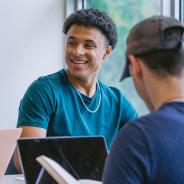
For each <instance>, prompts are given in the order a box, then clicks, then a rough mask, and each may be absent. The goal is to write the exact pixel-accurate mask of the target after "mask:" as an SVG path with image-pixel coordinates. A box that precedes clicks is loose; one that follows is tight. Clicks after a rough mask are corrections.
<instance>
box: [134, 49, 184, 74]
mask: <svg viewBox="0 0 184 184" xmlns="http://www.w3.org/2000/svg"><path fill="white" fill-rule="evenodd" d="M136 57H138V58H140V59H141V61H142V62H143V63H144V64H145V65H146V66H147V67H148V68H149V69H150V70H151V71H153V72H154V73H156V74H158V75H159V76H165V75H167V74H169V75H172V76H180V75H181V74H182V71H183V69H184V50H183V48H182V47H181V48H178V49H172V50H159V51H154V52H148V53H144V54H140V55H137V56H136Z"/></svg>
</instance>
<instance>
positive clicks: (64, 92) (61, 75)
mask: <svg viewBox="0 0 184 184" xmlns="http://www.w3.org/2000/svg"><path fill="white" fill-rule="evenodd" d="M98 83H99V88H97V90H96V93H95V95H94V96H93V97H92V98H89V97H88V96H85V95H83V94H81V97H82V100H83V101H84V103H85V104H86V106H87V107H88V108H89V109H90V110H95V109H96V107H97V106H98V105H99V108H98V110H97V111H96V112H95V113H91V112H89V111H87V109H86V107H85V106H84V104H83V102H82V100H81V98H80V96H79V94H78V92H77V90H76V89H75V88H74V86H73V85H72V84H71V83H70V82H69V80H68V78H67V75H66V72H65V70H64V69H63V70H61V71H59V72H57V73H54V74H51V75H48V76H44V77H40V78H39V79H37V80H36V81H34V82H33V83H32V84H31V85H30V87H29V88H28V90H27V91H26V93H25V95H24V97H23V99H22V100H21V103H20V107H19V116H18V123H17V127H20V126H34V127H40V128H45V129H47V136H81V135H82V136H85V135H87V136H94V135H100V136H104V138H105V140H106V143H107V147H108V148H110V146H111V143H112V141H113V140H114V138H115V136H116V135H117V132H118V130H119V129H120V128H121V127H122V126H123V125H124V124H125V123H127V122H128V121H130V120H134V119H136V118H137V112H136V110H135V109H134V107H133V106H132V105H131V103H130V102H129V101H128V100H127V99H126V98H125V96H123V95H122V94H121V92H120V91H119V90H118V89H116V88H114V87H108V86H106V85H104V84H103V83H102V82H100V81H98ZM100 93H101V100H100ZM99 100H100V104H99Z"/></svg>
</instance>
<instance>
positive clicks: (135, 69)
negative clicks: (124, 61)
mask: <svg viewBox="0 0 184 184" xmlns="http://www.w3.org/2000/svg"><path fill="white" fill-rule="evenodd" d="M128 62H130V64H129V71H130V74H131V75H132V76H136V77H141V76H142V67H141V64H140V61H139V60H138V58H136V57H135V56H133V55H129V56H128Z"/></svg>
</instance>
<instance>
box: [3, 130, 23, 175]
mask: <svg viewBox="0 0 184 184" xmlns="http://www.w3.org/2000/svg"><path fill="white" fill-rule="evenodd" d="M21 132H22V129H21V128H13V129H3V130H0V177H1V176H3V175H4V174H5V171H6V169H7V167H8V164H9V161H10V159H11V157H12V155H13V152H14V150H15V147H16V144H17V139H18V138H19V137H20V134H21Z"/></svg>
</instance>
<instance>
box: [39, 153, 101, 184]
mask: <svg viewBox="0 0 184 184" xmlns="http://www.w3.org/2000/svg"><path fill="white" fill-rule="evenodd" d="M36 160H37V161H38V162H39V163H40V165H41V166H42V167H43V168H44V169H45V170H46V171H47V173H48V174H50V176H52V178H53V179H54V180H55V181H56V182H57V183H58V184H102V182H100V181H96V180H90V179H80V180H77V179H75V178H74V177H73V176H72V175H71V174H70V173H68V172H67V171H66V170H65V169H64V168H63V167H62V166H61V165H59V164H58V163H57V162H56V161H54V160H52V159H51V158H48V157H46V156H44V155H42V156H39V157H37V158H36Z"/></svg>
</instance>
